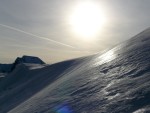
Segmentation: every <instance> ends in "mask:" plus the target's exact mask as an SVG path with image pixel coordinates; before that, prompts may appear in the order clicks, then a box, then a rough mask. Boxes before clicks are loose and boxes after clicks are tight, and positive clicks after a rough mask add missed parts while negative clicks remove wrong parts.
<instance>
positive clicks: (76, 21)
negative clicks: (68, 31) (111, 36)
mask: <svg viewBox="0 0 150 113" xmlns="http://www.w3.org/2000/svg"><path fill="white" fill-rule="evenodd" d="M103 14H104V13H103V12H102V10H101V9H100V7H99V6H98V5H97V4H96V3H93V2H83V3H80V4H78V5H77V6H76V7H75V8H74V10H73V12H72V14H71V16H70V24H71V26H72V29H73V31H74V32H75V33H76V34H78V35H80V36H83V37H86V39H87V38H91V37H93V36H95V35H96V34H97V33H98V32H99V30H100V29H101V27H102V25H103V24H104V22H105V17H104V15H103Z"/></svg>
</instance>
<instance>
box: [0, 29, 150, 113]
mask: <svg viewBox="0 0 150 113" xmlns="http://www.w3.org/2000/svg"><path fill="white" fill-rule="evenodd" d="M149 52H150V29H147V30H146V31H144V32H142V33H140V34H138V35H137V36H135V37H133V38H132V39H130V40H128V41H126V42H124V43H122V44H120V45H118V46H116V47H115V48H113V49H111V50H109V51H108V52H106V53H105V54H103V55H100V54H97V55H93V56H89V57H85V58H79V59H74V60H70V61H64V62H60V63H56V64H53V65H50V66H41V67H40V66H38V68H35V69H34V68H31V66H29V65H27V64H20V65H18V66H17V67H16V69H15V70H14V71H13V72H12V73H10V74H9V75H7V76H6V77H4V79H2V81H0V113H7V112H8V113H150V76H149V75H150V53H149ZM32 67H33V66H32Z"/></svg>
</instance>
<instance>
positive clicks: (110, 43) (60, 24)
mask: <svg viewBox="0 0 150 113" xmlns="http://www.w3.org/2000/svg"><path fill="white" fill-rule="evenodd" d="M86 2H90V3H93V4H96V6H98V10H99V12H97V11H96V10H95V12H97V13H93V12H94V10H93V8H94V7H93V8H89V9H87V10H86V12H88V13H87V16H84V17H83V15H84V14H83V13H84V9H85V8H84V7H83V8H82V9H81V8H79V7H78V6H79V4H84V3H86ZM82 6H83V5H81V7H82ZM75 10H77V11H78V10H79V11H78V14H76V15H79V16H80V17H83V18H80V20H78V21H77V19H76V20H75V21H74V23H73V24H71V23H70V18H71V16H72V15H73V14H75V13H74V12H75ZM77 11H76V12H77ZM92 11H93V12H92ZM149 11H150V0H0V62H1V63H11V62H13V61H14V60H15V58H16V57H18V56H22V55H31V56H38V57H40V58H41V59H42V60H44V61H45V62H47V63H54V62H59V61H63V60H67V59H72V58H77V57H82V56H86V55H91V54H95V53H101V52H103V51H105V50H108V49H110V48H112V47H114V46H115V45H116V44H118V43H120V42H123V41H125V40H128V39H129V38H131V37H133V36H134V35H136V34H138V33H139V32H141V31H143V30H145V29H146V28H148V27H150V21H149V20H150V12H149ZM80 12H83V13H80ZM93 14H95V15H100V16H101V18H104V20H105V22H103V21H102V20H100V19H99V20H100V21H98V20H96V19H95V18H97V17H96V16H95V15H93ZM85 15H86V14H85ZM92 16H95V17H94V20H93V23H94V22H95V23H94V25H96V23H100V22H101V23H102V22H103V24H101V25H100V26H99V29H97V32H96V33H95V35H90V36H87V37H86V36H83V35H81V34H79V33H77V32H76V31H75V30H74V29H75V26H77V25H78V26H77V30H80V31H79V32H81V33H82V34H83V32H84V34H88V33H89V32H90V31H89V30H93V28H92V27H95V26H93V23H92V24H90V23H89V24H88V25H83V23H84V22H85V23H84V24H87V23H86V21H87V20H89V18H90V19H91V17H92ZM77 17H78V16H77ZM81 19H82V21H81ZM81 22H82V23H81ZM87 22H88V21H87ZM81 25H82V26H81ZM88 26H90V29H87V27H88ZM85 29H86V30H85ZM85 31H86V32H85ZM88 31H89V32H88Z"/></svg>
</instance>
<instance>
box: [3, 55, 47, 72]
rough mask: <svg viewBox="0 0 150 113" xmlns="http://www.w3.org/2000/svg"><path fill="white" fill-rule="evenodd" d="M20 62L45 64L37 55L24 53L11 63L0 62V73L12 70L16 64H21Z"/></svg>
mask: <svg viewBox="0 0 150 113" xmlns="http://www.w3.org/2000/svg"><path fill="white" fill-rule="evenodd" d="M22 63H29V64H45V63H44V62H43V61H42V60H41V59H40V58H38V57H35V56H27V55H24V56H22V57H17V58H16V60H15V62H14V63H13V64H0V73H9V72H11V71H13V70H14V69H15V68H16V66H17V65H18V64H22Z"/></svg>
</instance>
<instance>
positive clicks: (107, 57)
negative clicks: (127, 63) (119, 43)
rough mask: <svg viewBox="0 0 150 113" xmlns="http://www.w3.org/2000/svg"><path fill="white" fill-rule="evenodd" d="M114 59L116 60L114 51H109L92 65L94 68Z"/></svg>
mask: <svg viewBox="0 0 150 113" xmlns="http://www.w3.org/2000/svg"><path fill="white" fill-rule="evenodd" d="M115 58H116V55H115V53H114V50H110V51H108V52H106V53H105V54H103V55H101V56H100V57H98V59H96V63H95V64H94V66H98V65H101V64H104V63H107V62H109V61H111V60H113V59H115Z"/></svg>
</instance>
